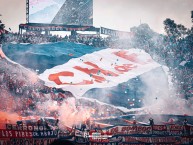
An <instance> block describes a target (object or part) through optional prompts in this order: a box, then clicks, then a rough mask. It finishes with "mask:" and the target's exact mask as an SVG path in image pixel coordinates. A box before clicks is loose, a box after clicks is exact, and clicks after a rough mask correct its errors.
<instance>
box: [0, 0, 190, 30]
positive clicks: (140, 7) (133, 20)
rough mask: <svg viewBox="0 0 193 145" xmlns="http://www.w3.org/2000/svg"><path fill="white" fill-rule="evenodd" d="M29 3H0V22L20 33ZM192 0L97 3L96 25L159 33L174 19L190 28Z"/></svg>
mask: <svg viewBox="0 0 193 145" xmlns="http://www.w3.org/2000/svg"><path fill="white" fill-rule="evenodd" d="M25 4H26V0H0V14H1V15H2V16H0V19H1V20H2V21H3V23H4V24H5V25H6V28H11V29H12V31H13V32H18V25H19V24H21V23H25V22H26V17H25V15H26V14H25V9H26V8H25ZM192 10H193V0H94V15H93V18H94V26H96V27H100V26H102V27H107V28H111V29H116V30H122V31H130V28H131V27H133V26H138V25H139V24H140V23H147V24H148V25H149V26H150V28H152V29H153V30H154V31H156V32H158V33H164V26H163V21H164V20H165V19H166V18H171V19H173V20H174V21H175V22H176V23H178V24H183V25H185V26H186V27H188V28H190V27H192V26H193V23H192V22H191V11H192Z"/></svg>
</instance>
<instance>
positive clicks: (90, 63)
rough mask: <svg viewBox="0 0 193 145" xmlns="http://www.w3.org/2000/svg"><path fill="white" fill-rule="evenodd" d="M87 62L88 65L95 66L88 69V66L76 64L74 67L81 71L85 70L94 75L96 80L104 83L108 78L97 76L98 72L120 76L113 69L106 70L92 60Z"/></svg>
mask: <svg viewBox="0 0 193 145" xmlns="http://www.w3.org/2000/svg"><path fill="white" fill-rule="evenodd" d="M84 63H85V64H87V65H90V66H92V67H93V68H92V69H88V68H82V67H80V66H75V67H74V68H75V69H77V70H79V71H81V72H84V73H86V74H88V75H92V77H93V78H94V79H95V81H96V82H98V83H102V82H104V81H105V80H106V79H105V78H104V77H101V76H97V75H95V74H97V73H99V72H100V73H102V74H104V75H106V76H107V75H110V76H118V75H117V74H116V73H113V72H111V71H108V70H104V69H102V68H100V67H98V66H97V65H96V64H94V63H92V62H84Z"/></svg>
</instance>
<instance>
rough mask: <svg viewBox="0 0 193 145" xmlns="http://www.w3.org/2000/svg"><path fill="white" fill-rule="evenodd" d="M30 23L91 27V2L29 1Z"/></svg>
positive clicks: (83, 0)
mask: <svg viewBox="0 0 193 145" xmlns="http://www.w3.org/2000/svg"><path fill="white" fill-rule="evenodd" d="M29 22H30V23H53V24H67V25H82V26H92V25H93V0H29Z"/></svg>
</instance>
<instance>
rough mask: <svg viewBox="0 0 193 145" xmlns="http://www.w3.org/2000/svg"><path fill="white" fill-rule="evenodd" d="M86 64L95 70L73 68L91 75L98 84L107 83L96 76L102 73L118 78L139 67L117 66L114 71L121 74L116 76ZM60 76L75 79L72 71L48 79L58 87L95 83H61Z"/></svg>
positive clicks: (103, 78) (86, 81)
mask: <svg viewBox="0 0 193 145" xmlns="http://www.w3.org/2000/svg"><path fill="white" fill-rule="evenodd" d="M84 63H85V64H87V65H90V66H92V67H93V68H91V69H89V68H83V67H81V66H74V67H73V68H74V69H76V70H79V71H81V72H83V73H86V74H88V75H90V76H91V77H92V78H94V81H95V82H98V83H102V82H104V81H106V79H105V77H103V76H98V75H96V74H98V73H102V74H103V75H105V76H114V77H117V76H119V74H123V73H124V72H128V71H129V70H132V69H133V68H136V67H137V66H136V65H133V64H123V65H120V66H118V65H117V66H115V68H114V69H115V70H117V71H118V72H119V74H116V73H114V72H112V71H109V70H104V69H102V68H100V67H99V66H98V65H96V64H94V63H92V62H84ZM60 76H62V77H74V73H73V72H70V71H63V72H59V73H55V74H50V75H49V77H48V79H49V80H50V81H53V82H55V83H56V84H57V85H90V84H93V83H94V82H93V80H83V81H82V82H78V83H73V82H68V83H67V82H61V81H60V78H59V77H60Z"/></svg>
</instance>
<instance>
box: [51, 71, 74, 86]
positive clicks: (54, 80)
mask: <svg viewBox="0 0 193 145" xmlns="http://www.w3.org/2000/svg"><path fill="white" fill-rule="evenodd" d="M60 76H68V77H73V76H74V73H73V72H68V71H64V72H59V73H55V74H50V75H49V77H48V79H49V80H50V81H53V82H55V83H56V84H57V85H61V84H62V82H61V81H60V79H59V77H60Z"/></svg>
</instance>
